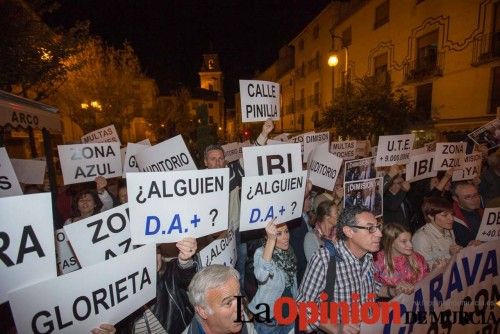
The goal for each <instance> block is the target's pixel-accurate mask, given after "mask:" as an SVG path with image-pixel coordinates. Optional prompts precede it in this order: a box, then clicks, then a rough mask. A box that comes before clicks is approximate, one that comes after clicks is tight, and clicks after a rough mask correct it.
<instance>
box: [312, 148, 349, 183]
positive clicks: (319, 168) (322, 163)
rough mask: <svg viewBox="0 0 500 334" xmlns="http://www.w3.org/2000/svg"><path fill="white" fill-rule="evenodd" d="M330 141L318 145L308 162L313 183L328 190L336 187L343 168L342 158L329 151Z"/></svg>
mask: <svg viewBox="0 0 500 334" xmlns="http://www.w3.org/2000/svg"><path fill="white" fill-rule="evenodd" d="M329 145H330V144H329V143H328V142H326V143H323V144H320V145H318V146H316V149H315V150H314V151H313V153H312V154H311V159H310V161H309V164H308V171H309V179H310V180H311V182H312V184H313V185H315V186H318V187H321V188H323V189H326V190H328V191H332V190H333V188H334V187H335V181H336V180H337V177H338V175H339V172H340V168H342V158H339V157H337V156H336V155H333V154H331V153H330V152H329V151H328V146H329Z"/></svg>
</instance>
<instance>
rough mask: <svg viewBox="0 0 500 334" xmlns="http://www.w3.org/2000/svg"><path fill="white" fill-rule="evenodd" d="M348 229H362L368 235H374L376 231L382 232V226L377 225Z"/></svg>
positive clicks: (357, 226)
mask: <svg viewBox="0 0 500 334" xmlns="http://www.w3.org/2000/svg"><path fill="white" fill-rule="evenodd" d="M350 227H356V228H362V229H363V230H368V232H369V233H375V232H377V229H378V230H379V231H380V232H382V231H383V230H384V225H382V224H378V225H371V226H359V225H353V226H350Z"/></svg>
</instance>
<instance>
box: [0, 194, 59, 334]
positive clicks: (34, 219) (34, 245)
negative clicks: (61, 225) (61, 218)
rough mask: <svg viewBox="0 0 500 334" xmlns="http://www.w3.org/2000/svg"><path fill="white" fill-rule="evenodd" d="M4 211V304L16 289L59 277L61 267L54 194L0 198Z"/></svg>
mask: <svg viewBox="0 0 500 334" xmlns="http://www.w3.org/2000/svg"><path fill="white" fill-rule="evenodd" d="M0 212H1V213H2V218H1V219H0V240H1V245H2V246H1V248H0V249H1V253H0V255H1V257H0V282H1V284H0V304H1V303H4V302H6V301H7V300H8V299H7V293H8V292H10V291H12V290H15V289H19V288H22V287H25V286H28V285H31V284H34V283H37V282H40V281H43V280H46V279H50V278H53V277H56V276H57V270H56V269H57V268H56V257H55V252H56V251H55V246H54V227H53V220H52V199H51V196H50V193H41V194H33V195H24V196H12V197H5V198H0ZM17 330H18V331H19V333H23V332H22V331H20V329H19V328H18V329H17Z"/></svg>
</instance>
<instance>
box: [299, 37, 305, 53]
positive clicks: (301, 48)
mask: <svg viewBox="0 0 500 334" xmlns="http://www.w3.org/2000/svg"><path fill="white" fill-rule="evenodd" d="M299 50H300V51H302V50H304V40H303V39H301V40H300V41H299Z"/></svg>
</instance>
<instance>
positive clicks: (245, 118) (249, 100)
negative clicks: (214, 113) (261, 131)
mask: <svg viewBox="0 0 500 334" xmlns="http://www.w3.org/2000/svg"><path fill="white" fill-rule="evenodd" d="M280 97H281V95H280V85H279V84H278V83H276V82H270V81H261V80H240V98H241V121H242V122H243V123H248V122H260V121H265V120H267V119H269V118H270V119H272V120H273V121H278V120H279V119H280Z"/></svg>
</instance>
